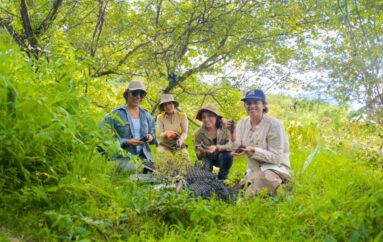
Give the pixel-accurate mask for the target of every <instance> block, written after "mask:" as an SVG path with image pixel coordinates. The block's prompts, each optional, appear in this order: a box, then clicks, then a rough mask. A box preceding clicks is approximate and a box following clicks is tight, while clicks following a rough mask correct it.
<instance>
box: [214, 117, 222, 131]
mask: <svg viewBox="0 0 383 242" xmlns="http://www.w3.org/2000/svg"><path fill="white" fill-rule="evenodd" d="M222 122H223V120H222V118H220V117H218V116H217V119H216V121H215V127H216V128H217V129H219V128H221V127H222Z"/></svg>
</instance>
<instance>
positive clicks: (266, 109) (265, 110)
mask: <svg viewBox="0 0 383 242" xmlns="http://www.w3.org/2000/svg"><path fill="white" fill-rule="evenodd" d="M262 103H263V105H265V108H264V109H263V113H267V112H268V111H269V108H268V107H267V106H266V105H267V102H266V101H262Z"/></svg>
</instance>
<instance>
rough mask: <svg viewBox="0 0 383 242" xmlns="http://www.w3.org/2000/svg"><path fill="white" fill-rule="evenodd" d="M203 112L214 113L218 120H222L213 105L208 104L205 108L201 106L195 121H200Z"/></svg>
mask: <svg viewBox="0 0 383 242" xmlns="http://www.w3.org/2000/svg"><path fill="white" fill-rule="evenodd" d="M204 111H208V112H211V113H214V114H215V115H217V116H218V117H219V118H222V115H220V114H219V113H218V109H217V108H216V107H214V106H213V105H211V104H208V105H206V106H203V107H202V108H201V109H200V110H198V112H197V116H196V119H198V120H200V121H202V117H201V116H202V113H203V112H204Z"/></svg>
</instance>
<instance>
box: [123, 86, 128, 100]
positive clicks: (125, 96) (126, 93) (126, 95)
mask: <svg viewBox="0 0 383 242" xmlns="http://www.w3.org/2000/svg"><path fill="white" fill-rule="evenodd" d="M122 96H123V97H124V98H125V100H126V101H128V96H129V89H128V88H127V89H126V90H125V92H124V94H122Z"/></svg>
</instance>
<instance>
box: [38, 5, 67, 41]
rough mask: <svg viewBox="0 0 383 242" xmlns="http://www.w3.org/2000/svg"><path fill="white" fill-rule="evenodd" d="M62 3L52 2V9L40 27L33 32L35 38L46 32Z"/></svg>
mask: <svg viewBox="0 0 383 242" xmlns="http://www.w3.org/2000/svg"><path fill="white" fill-rule="evenodd" d="M62 3H63V0H55V1H54V3H53V7H52V9H51V10H50V11H49V13H48V15H47V16H46V17H45V19H44V20H43V21H42V22H41V24H40V26H39V27H38V28H37V29H36V31H35V35H36V36H40V35H41V34H43V33H45V32H46V31H47V30H48V28H49V27H50V26H51V24H52V22H53V20H54V19H55V18H56V16H57V13H58V10H59V8H60V6H61V4H62Z"/></svg>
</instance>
